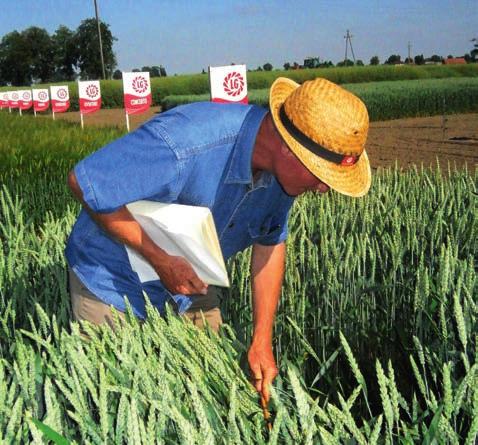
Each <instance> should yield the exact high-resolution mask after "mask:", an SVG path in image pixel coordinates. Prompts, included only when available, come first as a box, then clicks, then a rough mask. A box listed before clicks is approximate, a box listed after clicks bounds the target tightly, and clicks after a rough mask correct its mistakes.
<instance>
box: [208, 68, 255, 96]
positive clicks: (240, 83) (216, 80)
mask: <svg viewBox="0 0 478 445" xmlns="http://www.w3.org/2000/svg"><path fill="white" fill-rule="evenodd" d="M209 84H210V88H211V100H212V101H213V102H221V103H231V102H239V103H243V104H247V103H248V100H247V75H246V65H228V66H210V67H209Z"/></svg>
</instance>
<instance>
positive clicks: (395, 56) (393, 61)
mask: <svg viewBox="0 0 478 445" xmlns="http://www.w3.org/2000/svg"><path fill="white" fill-rule="evenodd" d="M385 63H386V64H387V65H395V64H397V63H402V58H401V57H400V55H399V54H392V55H391V56H390V57H389V58H388V59H387V60H386V61H385Z"/></svg>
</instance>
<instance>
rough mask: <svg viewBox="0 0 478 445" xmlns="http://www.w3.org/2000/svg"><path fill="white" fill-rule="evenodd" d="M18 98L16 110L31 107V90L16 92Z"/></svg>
mask: <svg viewBox="0 0 478 445" xmlns="http://www.w3.org/2000/svg"><path fill="white" fill-rule="evenodd" d="M17 93H18V95H19V96H20V97H19V100H18V108H19V109H20V110H28V109H29V108H31V107H32V105H33V99H32V91H31V90H19V91H17Z"/></svg>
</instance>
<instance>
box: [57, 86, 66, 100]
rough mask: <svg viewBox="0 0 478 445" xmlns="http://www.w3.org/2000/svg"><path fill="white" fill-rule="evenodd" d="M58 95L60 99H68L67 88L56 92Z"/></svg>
mask: <svg viewBox="0 0 478 445" xmlns="http://www.w3.org/2000/svg"><path fill="white" fill-rule="evenodd" d="M56 95H57V96H58V98H59V99H66V98H67V96H68V92H67V91H66V90H65V88H60V89H59V90H58V91H57V92H56Z"/></svg>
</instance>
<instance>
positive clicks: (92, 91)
mask: <svg viewBox="0 0 478 445" xmlns="http://www.w3.org/2000/svg"><path fill="white" fill-rule="evenodd" d="M99 92H100V90H99V89H98V87H97V86H96V85H94V84H91V85H88V86H87V87H86V94H87V96H88V97H90V98H91V99H94V98H95V97H96V96H98V94H99Z"/></svg>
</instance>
